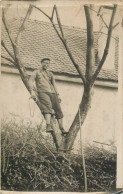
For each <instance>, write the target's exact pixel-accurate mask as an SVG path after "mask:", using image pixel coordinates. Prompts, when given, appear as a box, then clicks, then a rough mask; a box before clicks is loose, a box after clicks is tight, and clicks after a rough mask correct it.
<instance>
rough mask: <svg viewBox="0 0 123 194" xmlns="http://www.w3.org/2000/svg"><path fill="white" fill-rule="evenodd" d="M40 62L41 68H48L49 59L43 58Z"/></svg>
mask: <svg viewBox="0 0 123 194" xmlns="http://www.w3.org/2000/svg"><path fill="white" fill-rule="evenodd" d="M41 64H42V69H43V70H46V69H47V68H48V66H49V64H50V61H48V60H45V61H43V62H42V63H41Z"/></svg>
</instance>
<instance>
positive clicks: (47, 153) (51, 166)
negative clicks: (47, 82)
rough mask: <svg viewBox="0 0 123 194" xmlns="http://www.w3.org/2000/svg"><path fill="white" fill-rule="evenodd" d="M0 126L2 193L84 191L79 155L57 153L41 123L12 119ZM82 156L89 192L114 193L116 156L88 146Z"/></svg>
mask: <svg viewBox="0 0 123 194" xmlns="http://www.w3.org/2000/svg"><path fill="white" fill-rule="evenodd" d="M1 126H2V131H1V156H2V157H1V158H2V159H1V172H2V173H1V177H2V181H1V182H2V184H1V186H2V189H3V190H11V191H13V190H17V191H74V192H76V191H79V192H80V191H84V177H83V167H82V159H81V156H80V155H77V154H70V155H67V154H62V153H57V152H56V151H55V149H54V145H53V144H52V141H51V139H50V135H49V136H44V134H45V133H44V134H43V131H44V130H45V129H44V127H43V125H42V124H40V125H36V126H34V125H33V124H32V123H31V121H28V122H25V120H24V119H21V118H20V119H19V120H18V121H17V119H15V118H12V119H9V120H8V119H7V120H5V119H4V120H2V125H1ZM85 156H86V160H85V161H86V170H87V181H88V191H111V190H115V182H116V153H110V152H108V151H106V150H104V149H102V148H97V147H91V146H87V148H86V149H85Z"/></svg>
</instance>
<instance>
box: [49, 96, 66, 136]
mask: <svg viewBox="0 0 123 194" xmlns="http://www.w3.org/2000/svg"><path fill="white" fill-rule="evenodd" d="M52 96H53V98H52V103H53V109H54V110H55V113H56V119H57V121H58V124H59V128H60V130H61V132H62V134H67V133H68V132H67V131H65V130H64V127H63V113H62V110H61V106H60V103H59V100H58V97H57V95H56V94H53V95H52Z"/></svg>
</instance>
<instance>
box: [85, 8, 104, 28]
mask: <svg viewBox="0 0 123 194" xmlns="http://www.w3.org/2000/svg"><path fill="white" fill-rule="evenodd" d="M89 9H91V10H92V11H94V12H95V13H97V16H99V17H100V18H101V20H102V21H103V23H104V24H105V26H106V28H108V25H107V24H106V22H105V20H104V19H103V17H102V15H101V14H100V12H101V9H102V6H101V7H100V8H99V11H98V12H97V11H95V10H94V9H92V8H91V7H89Z"/></svg>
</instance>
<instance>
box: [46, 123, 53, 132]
mask: <svg viewBox="0 0 123 194" xmlns="http://www.w3.org/2000/svg"><path fill="white" fill-rule="evenodd" d="M50 132H53V129H52V128H51V125H50V124H47V125H46V133H50Z"/></svg>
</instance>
